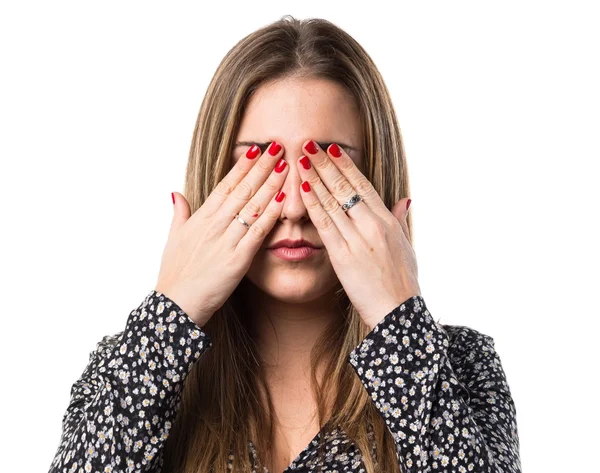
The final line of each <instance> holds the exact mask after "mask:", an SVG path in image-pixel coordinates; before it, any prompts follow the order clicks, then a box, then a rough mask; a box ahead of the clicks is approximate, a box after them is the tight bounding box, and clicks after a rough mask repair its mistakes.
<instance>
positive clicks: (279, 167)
mask: <svg viewBox="0 0 600 473" xmlns="http://www.w3.org/2000/svg"><path fill="white" fill-rule="evenodd" d="M275 154H277V153H275ZM286 166H287V162H286V160H285V159H283V158H281V159H280V160H279V162H278V163H277V166H275V172H282V171H283V170H284V169H285V167H286Z"/></svg>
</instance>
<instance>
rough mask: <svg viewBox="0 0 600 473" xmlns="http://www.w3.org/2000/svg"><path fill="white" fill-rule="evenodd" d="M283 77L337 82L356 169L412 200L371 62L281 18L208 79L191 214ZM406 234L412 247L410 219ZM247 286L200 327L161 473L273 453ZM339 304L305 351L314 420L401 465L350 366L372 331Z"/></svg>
mask: <svg viewBox="0 0 600 473" xmlns="http://www.w3.org/2000/svg"><path fill="white" fill-rule="evenodd" d="M288 77H316V78H321V79H329V80H332V81H336V82H337V83H339V84H341V85H343V86H344V87H345V88H346V89H347V90H348V91H349V92H350V94H351V95H352V96H353V97H354V99H355V100H356V103H357V105H358V108H359V114H360V120H361V126H362V131H363V138H364V139H363V143H364V148H363V150H362V156H363V163H364V167H363V169H362V171H363V173H364V174H365V176H366V177H367V178H368V179H369V180H370V181H371V183H372V184H373V186H374V187H375V189H376V190H377V191H378V192H379V195H380V196H381V198H382V200H383V201H384V202H385V204H386V206H387V207H388V209H391V207H392V206H393V205H394V204H395V203H396V202H397V201H398V200H400V199H402V198H404V197H406V196H408V195H410V189H409V182H408V173H407V166H406V161H405V153H404V146H403V142H402V136H401V133H400V128H399V126H398V122H397V119H396V114H395V111H394V108H393V106H392V101H391V99H390V96H389V93H388V90H387V87H386V86H385V84H384V81H383V79H382V77H381V75H380V73H379V71H378V70H377V68H376V67H375V64H374V63H373V61H372V59H371V57H370V56H369V55H368V54H367V52H366V51H365V50H364V49H363V48H362V47H361V46H360V45H359V44H358V43H357V42H356V41H355V40H354V39H353V38H352V37H351V36H350V35H349V34H347V33H346V32H344V31H343V30H342V29H340V28H339V27H338V26H336V25H334V24H333V23H331V22H329V21H327V20H323V19H316V18H311V19H306V20H298V19H295V18H294V17H292V16H289V15H286V16H284V17H282V18H281V19H280V20H278V21H276V22H274V23H271V24H269V25H267V26H265V27H263V28H261V29H259V30H257V31H255V32H253V33H251V34H249V35H247V36H246V37H245V38H243V39H242V40H240V41H239V42H238V43H237V44H236V45H235V46H234V47H233V48H232V49H231V50H230V51H229V52H228V53H227V54H226V55H225V57H224V58H223V60H222V61H221V63H220V64H219V66H218V68H217V71H216V72H215V75H214V77H213V79H212V81H211V82H210V85H209V87H208V90H207V92H206V95H205V97H204V100H203V102H202V105H201V108H200V112H199V115H198V119H197V121H196V126H195V129H194V134H193V138H192V144H191V148H190V154H189V161H188V166H187V171H186V180H185V190H184V192H185V196H186V198H187V200H188V202H189V203H190V207H191V211H192V213H193V212H195V211H196V210H197V209H198V208H199V207H200V206H201V205H202V203H203V202H204V201H205V199H206V198H207V197H208V195H209V194H210V193H211V192H212V190H213V189H214V188H215V186H216V185H217V184H218V183H219V181H220V180H221V179H223V177H224V176H225V175H226V174H227V172H228V171H229V169H230V166H231V154H232V150H233V143H234V141H235V138H236V136H237V132H238V128H239V125H240V121H241V118H242V116H243V113H244V110H245V106H246V104H247V103H248V100H249V98H250V97H251V95H252V94H253V92H254V91H256V90H257V89H258V88H259V87H260V86H261V84H263V83H265V82H266V81H267V80H276V79H283V78H288ZM408 229H409V240H410V241H411V243H412V221H411V217H410V214H409V216H408ZM245 290H246V283H245V278H244V279H243V280H242V283H240V285H239V286H238V288H236V290H235V291H234V292H233V294H232V295H231V297H229V299H228V300H227V301H226V302H225V304H224V305H223V306H222V307H221V308H220V309H219V310H218V311H217V312H216V313H215V314H214V315H213V316H212V318H211V319H210V321H209V322H208V323H207V324H206V325H205V326H204V327H203V329H204V330H205V332H206V333H207V334H208V335H209V336H210V338H211V340H212V341H213V347H212V348H211V349H210V350H209V351H208V352H206V353H205V354H204V355H203V356H202V358H200V360H198V361H197V363H196V364H195V365H194V367H193V368H192V370H191V371H190V373H189V375H188V378H187V379H186V381H185V384H184V387H183V392H182V399H181V404H180V405H179V408H178V412H177V416H176V419H175V421H174V423H173V426H172V429H171V433H170V435H169V437H168V439H167V441H166V444H165V447H164V452H163V458H164V467H163V472H164V473H200V472H209V471H216V472H224V471H227V465H228V463H229V462H232V463H233V471H243V472H249V471H251V464H250V461H251V458H252V457H251V455H250V450H249V441H251V442H252V443H253V444H254V445H255V447H256V450H257V453H258V458H257V459H256V460H255V461H258V462H260V461H261V460H263V459H271V456H270V455H271V450H272V448H271V441H272V439H273V422H272V420H273V418H272V415H271V412H273V404H272V402H271V398H270V396H269V392H268V389H266V381H265V376H264V372H263V370H262V368H261V363H260V360H259V355H258V353H257V350H256V346H255V344H254V342H253V339H252V337H251V335H250V334H251V327H249V326H248V318H247V317H245V316H244V302H243V301H244V292H245ZM336 300H337V302H338V304H339V307H340V309H341V311H342V312H343V314H344V322H345V323H343V324H339V323H338V324H335V325H333V324H332V326H330V327H329V328H328V329H327V330H326V331H325V332H324V333H323V335H322V336H321V337H319V339H318V340H317V341H316V343H315V346H314V349H313V351H312V353H311V374H312V376H311V379H312V389H313V392H314V395H315V399H316V401H317V406H318V421H319V425H320V426H321V427H322V428H324V429H326V430H324V432H325V433H328V432H330V430H332V429H333V428H335V427H336V426H339V428H341V429H342V430H343V431H344V432H345V433H346V434H347V435H348V437H349V438H350V439H351V440H352V441H353V442H354V443H355V444H356V446H357V447H358V448H359V449H360V451H361V452H362V454H363V461H364V463H365V466H366V468H367V472H369V473H373V472H377V471H385V472H386V473H387V472H396V471H399V466H398V458H397V454H396V449H395V447H394V443H393V439H392V437H391V435H390V432H389V431H388V429H387V427H386V425H385V423H384V421H383V419H382V417H381V414H380V413H379V412H378V411H377V409H376V407H375V406H374V403H373V401H372V400H371V398H370V397H369V395H368V394H367V391H366V390H365V388H364V386H363V385H362V384H361V381H360V379H359V377H358V376H357V375H356V373H355V372H354V370H353V368H352V366H351V365H350V363H349V361H348V355H349V354H350V352H351V351H352V350H353V349H354V348H355V347H356V346H357V345H358V344H359V343H360V342H361V341H362V340H363V339H364V338H365V337H366V336H367V334H368V333H369V329H368V327H367V326H366V325H365V324H364V323H363V322H362V320H361V318H360V315H359V314H358V312H357V311H356V310H355V309H354V307H353V306H352V304H351V303H350V301H349V299H348V297H347V296H346V294H345V292H344V290H343V288H342V287H341V285H340V289H339V290H338V291H337V292H336ZM321 362H323V363H324V364H323V366H324V368H323V369H324V375H323V377H322V379H323V381H322V382H319V381H318V380H317V376H316V368H317V366H319V365H320V363H321ZM332 393H335V394H332ZM330 402H331V403H330ZM328 407H332V409H331V411H332V414H331V417H330V419H329V420H328V421H327V422H326V423H325V424H324V417H325V415H326V412H328ZM372 445H375V448H372ZM230 455H232V456H230ZM265 464H266V462H264V463H262V465H265ZM259 465H261V464H260V463H259ZM259 468H262V466H259Z"/></svg>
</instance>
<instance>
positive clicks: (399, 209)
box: [391, 198, 411, 238]
mask: <svg viewBox="0 0 600 473" xmlns="http://www.w3.org/2000/svg"><path fill="white" fill-rule="evenodd" d="M410 203H411V199H408V198H406V199H400V200H399V201H398V202H396V204H395V205H394V206H393V207H392V210H391V212H392V215H394V217H396V220H398V222H400V225H401V226H402V229H403V230H404V233H405V234H406V237H407V238H408V223H407V219H408V209H409V207H410Z"/></svg>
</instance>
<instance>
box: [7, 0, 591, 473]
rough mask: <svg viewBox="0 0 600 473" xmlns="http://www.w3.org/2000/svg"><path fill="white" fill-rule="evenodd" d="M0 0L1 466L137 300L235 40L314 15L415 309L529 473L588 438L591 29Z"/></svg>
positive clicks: (54, 439) (150, 278)
mask: <svg viewBox="0 0 600 473" xmlns="http://www.w3.org/2000/svg"><path fill="white" fill-rule="evenodd" d="M412 3H416V2H411V4H409V3H408V2H406V3H403V2H393V4H394V6H393V7H391V6H390V5H392V2H389V3H388V2H374V1H370V2H360V4H357V6H356V7H355V6H353V5H352V4H351V3H349V2H332V1H329V2H323V1H318V2H312V1H302V2H296V3H295V4H291V3H289V4H285V3H284V2H280V1H279V2H260V1H252V2H240V4H239V5H237V6H236V5H235V4H232V3H231V2H214V3H210V8H211V10H210V11H209V10H207V7H206V6H205V5H206V4H207V2H202V3H201V2H196V3H186V4H183V3H178V4H177V5H174V4H173V3H170V4H167V2H163V3H162V4H158V3H154V2H123V1H119V2H115V1H106V0H105V1H103V2H96V3H94V4H92V2H70V3H68V2H64V1H53V2H35V3H34V2H27V1H19V2H16V1H14V2H10V3H9V2H5V3H3V4H2V6H1V7H0V48H1V57H0V59H1V68H2V72H1V74H0V81H1V86H0V134H1V141H0V156H1V159H2V166H1V170H0V179H1V185H0V192H1V195H0V197H1V199H0V202H1V204H0V205H2V219H3V222H2V231H1V235H2V236H1V238H2V241H1V245H0V252H1V255H0V256H1V263H0V271H1V274H0V277H1V278H2V281H1V282H2V286H1V287H2V289H3V292H2V300H1V312H2V314H3V320H4V322H3V324H2V333H3V337H2V338H3V343H2V344H1V347H2V348H1V349H2V353H1V356H0V359H1V360H2V365H3V366H2V376H3V380H2V390H1V393H2V394H1V396H2V407H3V416H2V418H3V422H2V429H0V435H1V436H2V439H0V440H1V445H2V449H6V450H5V453H4V454H3V459H2V464H3V466H2V469H3V470H4V471H31V472H34V471H35V472H39V471H47V469H48V468H49V465H50V462H51V460H52V457H53V455H54V453H55V450H56V448H57V447H58V442H59V437H60V430H61V419H62V415H63V413H64V411H65V410H66V408H67V405H68V402H69V392H70V388H71V385H72V383H73V382H75V380H76V379H77V378H78V376H79V375H80V374H81V372H82V371H83V369H84V367H85V365H86V363H87V359H88V354H89V352H90V351H91V350H93V349H94V347H95V344H96V342H97V341H98V340H100V339H101V338H102V336H103V335H105V334H109V333H116V332H117V331H119V330H122V329H123V327H124V324H125V321H126V319H127V316H128V314H129V312H130V311H131V310H132V309H134V308H135V307H137V306H138V304H139V303H140V302H141V301H142V300H143V299H144V297H145V296H146V295H147V294H148V292H149V291H150V290H151V289H153V287H154V284H155V282H156V277H157V274H158V269H159V264H160V258H161V255H162V249H163V247H164V244H165V242H166V237H167V234H168V229H169V225H170V222H171V218H172V211H173V210H172V203H171V196H170V193H171V191H179V192H182V191H183V178H184V172H185V165H186V161H187V153H188V149H189V144H190V140H191V136H192V131H193V127H194V123H195V120H196V115H197V113H198V110H199V107H200V104H201V101H202V98H203V96H204V93H205V91H206V87H207V85H208V82H209V80H210V78H211V77H212V74H213V73H214V71H215V69H216V67H217V65H218V63H219V61H220V60H221V59H222V57H223V56H224V55H225V53H226V52H227V51H228V50H229V49H230V48H231V47H232V46H233V45H234V44H235V43H236V42H237V41H238V40H240V39H241V38H242V37H243V36H245V35H246V34H248V33H250V32H251V31H254V30H255V29H257V28H259V27H261V26H263V25H265V24H267V23H270V22H272V21H275V20H277V19H278V18H279V17H281V16H282V15H284V14H292V15H294V16H296V17H298V18H307V17H323V18H326V19H329V20H330V21H332V22H334V23H336V24H337V25H339V26H341V27H342V28H344V29H345V30H346V31H347V32H348V33H350V34H351V35H352V36H353V37H354V38H356V39H357V40H358V41H359V42H360V43H361V44H362V45H363V46H364V47H365V48H366V50H367V51H368V52H369V54H370V55H371V56H372V57H373V59H374V60H375V62H376V64H377V65H378V67H379V68H380V70H381V72H382V74H383V77H384V79H385V80H386V83H387V86H388V87H389V89H390V91H391V93H392V94H393V100H394V104H395V107H396V111H397V113H398V117H399V120H400V126H401V129H402V133H403V137H404V141H405V146H406V152H407V155H408V163H409V167H410V179H411V186H412V195H411V197H412V199H413V203H412V207H411V212H412V213H413V219H414V230H415V251H416V253H417V258H418V263H419V276H420V285H421V289H422V294H423V296H424V298H425V300H426V301H427V304H428V308H429V309H430V310H431V312H432V314H433V315H434V317H435V318H436V319H441V320H440V321H441V323H446V324H457V325H466V326H470V327H472V328H475V329H477V330H479V331H481V332H483V333H486V334H488V335H491V336H492V337H493V338H494V340H495V342H496V349H497V351H498V353H499V354H500V357H501V359H502V364H503V367H504V370H505V372H506V375H507V378H508V382H509V385H510V388H511V391H512V394H513V397H514V399H515V402H516V406H517V421H518V428H519V434H520V440H521V456H522V462H523V469H524V471H528V472H538V471H551V472H554V471H556V472H559V471H560V472H563V471H579V470H582V471H590V468H589V467H590V466H592V464H596V465H597V463H596V462H597V460H595V459H594V456H593V455H594V453H595V452H596V450H597V441H598V430H597V429H598V422H599V421H600V419H599V416H598V408H597V405H596V403H597V401H598V391H597V389H596V387H597V384H596V383H597V378H598V372H599V370H598V354H597V347H598V329H599V326H598V321H597V318H598V315H600V314H599V312H600V311H599V308H598V301H597V296H598V289H597V288H598V283H599V278H598V272H597V268H598V263H599V258H598V249H597V245H598V241H600V238H599V236H600V235H599V234H598V214H599V212H598V205H599V204H600V199H599V195H598V184H597V182H598V177H599V174H598V160H599V159H600V153H599V150H600V146H599V145H598V130H599V128H600V118H599V117H600V112H599V110H600V97H599V91H598V90H599V89H598V84H599V83H600V74H599V72H598V56H599V53H598V47H597V45H598V44H600V34H599V32H598V31H599V29H598V22H599V16H598V14H597V12H596V11H595V10H594V9H593V7H592V3H593V2H589V3H584V2H574V1H568V2H567V1H564V2H550V3H548V2H543V3H542V2H539V3H537V2H526V1H518V2H507V1H502V2H496V3H495V4H492V3H491V2H461V1H453V2H427V3H425V2H420V3H419V5H414V4H412Z"/></svg>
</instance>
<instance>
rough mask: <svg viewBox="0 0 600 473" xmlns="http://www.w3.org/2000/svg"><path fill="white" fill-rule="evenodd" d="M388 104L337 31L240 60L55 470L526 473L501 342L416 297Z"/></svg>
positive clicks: (399, 145) (368, 68)
mask: <svg viewBox="0 0 600 473" xmlns="http://www.w3.org/2000/svg"><path fill="white" fill-rule="evenodd" d="M409 195H410V192H409V181H408V172H407V165H406V158H405V154H404V149H403V142H402V138H401V134H400V129H399V126H398V123H397V120H396V115H395V113H394V109H393V106H392V102H391V100H390V97H389V94H388V91H387V89H386V86H385V84H384V81H383V79H382V78H381V76H380V74H379V72H378V70H377V68H376V67H375V65H374V64H373V62H372V60H371V58H370V57H369V56H368V54H367V53H366V52H365V51H364V49H363V48H362V47H361V46H360V45H359V44H358V43H357V42H356V41H355V40H354V39H353V38H352V37H351V36H349V35H348V34H347V33H345V32H344V31H342V30H341V29H340V28H338V27H336V26H335V25H333V24H332V23H330V22H328V21H325V20H319V19H310V20H305V21H298V20H296V19H294V18H292V17H284V18H282V19H281V20H279V21H277V22H275V23H272V24H270V25H268V26H266V27H264V28H262V29H260V30H258V31H256V32H254V33H252V34H250V35H248V36H246V37H245V38H243V39H242V40H241V41H240V42H239V43H238V44H236V45H235V46H234V47H233V49H232V50H231V51H229V53H228V54H227V55H226V56H225V58H224V59H223V61H222V62H221V64H220V65H219V67H218V69H217V71H216V74H215V76H214V78H213V80H212V82H211V84H210V86H209V88H208V91H207V94H206V96H205V98H204V101H203V103H202V106H201V109H200V113H199V116H198V120H197V123H196V128H195V131H194V136H193V139H192V145H191V150H190V155H189V162H188V167H187V175H186V182H185V196H184V195H183V194H179V193H174V194H173V203H174V217H173V221H172V224H171V230H170V234H169V237H168V241H167V244H166V246H165V250H164V253H163V256H162V262H161V267H160V271H159V275H158V281H157V284H156V286H155V288H154V289H153V290H151V291H150V293H149V294H148V295H147V296H146V297H145V298H144V299H143V301H142V302H141V304H140V305H139V307H137V308H136V309H135V310H133V311H132V312H131V313H130V315H129V317H128V319H127V321H126V323H125V328H124V330H123V331H121V332H119V333H117V334H115V335H113V336H106V337H104V338H103V339H102V340H101V341H100V342H99V343H98V345H97V347H96V350H95V351H93V352H92V353H91V355H90V360H89V364H88V366H87V368H86V370H85V371H84V373H83V374H82V376H81V377H80V379H79V380H77V381H76V382H75V384H74V385H73V387H72V391H71V402H70V404H69V406H68V409H67V412H66V414H65V416H64V419H63V433H62V438H61V441H60V445H59V448H58V451H57V453H56V456H55V458H54V461H53V462H52V466H51V470H50V471H51V472H67V471H68V472H79V471H82V472H111V471H112V472H116V471H123V472H138V471H144V472H154V473H158V472H163V473H176V472H181V473H197V472H209V471H215V472H223V471H228V470H233V471H244V472H259V471H262V472H264V471H267V472H270V473H281V472H282V471H286V472H292V471H324V472H334V471H338V472H339V471H356V472H359V471H367V472H378V471H382V472H393V471H403V472H408V471H411V472H425V471H440V472H441V471H447V472H450V471H453V472H518V471H521V466H520V459H519V440H518V435H517V424H516V410H515V405H514V402H513V400H512V398H511V393H510V390H509V387H508V384H507V382H506V377H505V375H504V372H503V369H502V366H501V363H500V359H499V357H498V355H497V353H496V352H495V350H494V342H493V339H492V338H491V337H490V336H488V335H484V334H482V333H480V332H478V331H476V330H474V329H471V328H468V327H464V326H451V325H442V324H440V323H438V322H436V321H435V320H434V318H433V315H432V314H431V313H430V312H429V310H428V309H427V307H426V305H425V301H424V298H423V296H422V295H421V291H420V288H419V284H418V274H417V263H416V258H415V253H414V251H413V249H412V236H411V234H412V232H411V229H412V226H411V218H410V213H409V205H410V199H409V198H408V196H409Z"/></svg>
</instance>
